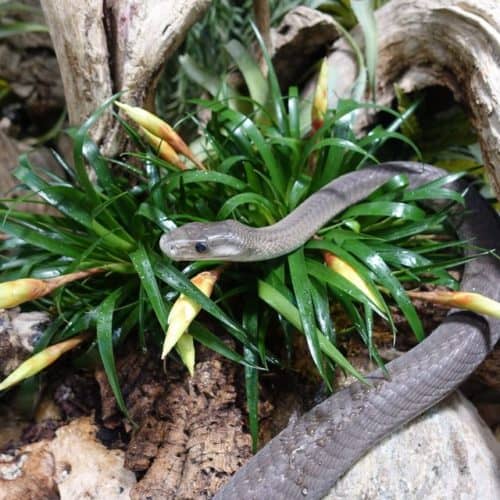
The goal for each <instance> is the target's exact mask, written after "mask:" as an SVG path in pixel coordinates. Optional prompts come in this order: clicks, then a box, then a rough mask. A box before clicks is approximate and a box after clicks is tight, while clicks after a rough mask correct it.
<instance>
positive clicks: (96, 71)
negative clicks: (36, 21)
mask: <svg viewBox="0 0 500 500" xmlns="http://www.w3.org/2000/svg"><path fill="white" fill-rule="evenodd" d="M41 3H42V7H43V10H44V13H45V17H46V21H47V23H48V26H49V29H50V34H51V36H52V41H53V44H54V49H55V52H56V54H57V59H58V62H59V67H60V70H61V75H62V80H63V84H64V92H65V95H66V102H67V106H68V114H69V119H70V122H71V123H72V124H79V123H82V121H83V120H84V119H85V118H86V117H87V116H89V114H90V113H92V112H93V111H94V110H95V109H96V108H97V107H98V106H99V105H100V104H102V102H103V101H104V100H105V99H107V98H108V97H110V96H111V95H112V94H113V93H115V92H118V91H122V90H124V91H126V93H125V95H124V96H123V98H122V100H124V101H126V102H128V103H130V104H134V105H139V106H142V105H145V104H147V102H148V98H149V97H151V96H153V95H154V91H155V80H156V78H157V77H158V75H159V73H160V71H161V69H162V67H163V64H164V63H165V61H166V59H168V57H169V56H171V55H172V53H173V52H174V51H175V50H176V49H177V47H178V46H179V45H180V44H181V42H182V41H183V40H184V37H185V34H186V32H187V30H188V29H189V28H190V27H191V25H192V24H193V23H194V22H195V21H196V20H197V19H199V17H200V16H201V15H202V14H203V13H204V11H205V9H206V8H207V7H208V6H209V4H210V0H184V1H174V0H108V1H105V2H102V1H98V0H89V1H87V2H74V1H72V0H42V2H41ZM92 133H93V137H94V139H95V140H96V141H97V142H98V143H100V144H101V145H102V146H103V151H104V152H105V153H108V154H113V153H115V152H116V151H117V148H118V146H119V144H120V138H119V133H118V131H117V130H116V129H114V128H113V120H112V117H111V115H110V113H107V114H104V115H103V116H102V118H101V119H100V121H99V122H98V124H97V125H96V127H95V128H94V129H93V131H92Z"/></svg>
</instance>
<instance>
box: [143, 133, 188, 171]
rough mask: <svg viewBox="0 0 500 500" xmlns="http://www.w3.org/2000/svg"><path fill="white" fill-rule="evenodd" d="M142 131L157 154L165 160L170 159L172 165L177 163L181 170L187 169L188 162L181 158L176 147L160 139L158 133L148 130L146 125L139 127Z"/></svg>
mask: <svg viewBox="0 0 500 500" xmlns="http://www.w3.org/2000/svg"><path fill="white" fill-rule="evenodd" d="M139 129H140V130H141V132H142V133H143V135H144V137H145V138H146V140H147V141H148V142H149V144H151V146H153V148H154V149H155V151H156V154H157V155H158V156H159V157H160V158H163V159H164V160H165V161H168V162H169V163H171V164H172V165H175V166H176V167H177V168H178V169H179V170H187V166H186V164H185V163H184V162H183V161H182V160H181V159H180V158H179V155H178V154H177V153H176V152H175V150H174V148H172V146H170V144H169V143H168V142H167V141H165V139H160V138H159V137H157V136H156V135H154V134H152V133H151V132H148V130H146V129H145V128H144V127H139Z"/></svg>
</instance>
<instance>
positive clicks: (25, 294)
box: [0, 278, 53, 309]
mask: <svg viewBox="0 0 500 500" xmlns="http://www.w3.org/2000/svg"><path fill="white" fill-rule="evenodd" d="M52 289H53V288H52V287H50V285H49V284H48V283H46V282H45V281H44V280H37V279H33V278H25V279H19V280H14V281H7V282H5V283H0V308H1V309H9V308H11V307H16V306H18V305H20V304H23V303H24V302H29V301H30V300H35V299H38V298H39V297H42V296H43V295H46V294H47V293H49V292H51V291H52Z"/></svg>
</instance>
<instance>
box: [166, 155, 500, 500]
mask: <svg viewBox="0 0 500 500" xmlns="http://www.w3.org/2000/svg"><path fill="white" fill-rule="evenodd" d="M398 173H404V174H406V175H407V176H408V178H409V180H410V187H413V188H415V187H418V186H420V185H422V184H425V183H427V182H429V181H432V180H434V179H437V178H439V177H441V176H443V175H444V174H445V172H444V171H443V170H441V169H438V168H436V167H432V166H430V165H422V164H419V163H411V162H392V163H385V164H380V165H376V166H372V167H367V168H365V169H363V170H361V171H358V172H354V173H351V174H347V175H344V176H342V177H340V178H338V179H336V180H335V181H333V182H331V183H330V184H328V185H326V186H325V187H324V188H322V189H321V190H320V191H318V192H317V193H315V194H313V195H312V196H311V197H309V198H308V199H307V200H306V201H305V202H304V203H302V204H301V205H300V206H299V207H297V209H295V210H294V211H293V212H292V213H291V214H290V215H288V216H287V217H285V218H284V219H282V220H281V221H280V222H278V223H276V224H274V225H271V226H269V227H267V228H260V229H256V228H249V227H247V226H244V225H242V224H239V223H237V222H235V221H223V222H217V223H210V224H199V223H192V224H186V225H185V226H182V227H180V228H178V229H175V230H173V231H171V232H170V233H168V234H166V235H164V236H162V239H161V242H160V246H161V249H162V250H163V251H164V252H165V253H166V254H167V255H169V256H170V257H171V258H173V259H175V260H193V259H200V258H209V259H222V260H234V261H239V260H241V261H250V260H262V259H267V258H272V257H276V256H279V255H283V254H285V253H287V252H290V251H292V250H293V249H294V248H296V247H298V246H300V245H301V244H303V243H304V242H305V241H307V240H308V239H309V238H310V237H311V236H312V235H313V234H314V233H315V232H316V231H317V230H318V229H319V228H320V227H322V226H323V225H324V224H325V223H326V222H328V220H330V219H331V218H332V217H333V216H334V215H336V214H338V213H339V212H341V211H342V210H344V209H345V208H346V207H349V206H350V205H352V204H354V203H356V202H358V201H360V200H362V199H363V198H365V197H366V196H368V195H369V194H370V193H371V192H373V191H374V190H375V189H377V188H378V187H379V186H380V185H382V184H383V183H384V182H386V181H387V180H389V179H390V178H391V177H393V176H394V175H396V174H398ZM464 187H465V185H464V183H463V182H457V183H455V184H454V185H453V188H454V189H457V190H462V189H463V188H464ZM452 222H453V224H454V225H455V226H456V229H457V233H458V234H459V236H460V237H461V238H463V239H468V240H472V242H473V244H474V245H477V246H479V247H482V248H489V249H496V251H497V252H498V251H499V249H500V222H499V219H498V217H497V215H496V214H495V213H494V212H493V210H491V209H490V207H489V206H488V205H487V203H486V202H485V201H484V200H483V199H482V198H481V197H480V196H479V194H478V193H477V192H476V191H475V190H474V189H473V188H470V189H468V191H467V194H466V206H465V210H463V211H460V213H457V215H456V216H455V217H454V220H453V221H452ZM461 288H462V290H466V291H472V292H478V293H481V294H484V295H487V296H488V297H490V298H492V299H495V300H500V261H499V260H498V259H497V258H495V257H494V256H492V255H485V256H482V257H480V258H478V259H476V260H473V261H471V262H469V263H468V264H466V266H465V269H464V274H463V278H462V283H461ZM499 338H500V320H498V319H492V318H489V317H483V316H480V315H476V314H472V313H466V312H460V311H452V312H451V313H450V314H449V315H448V317H447V318H446V320H445V321H444V322H443V323H442V324H441V325H440V326H439V327H438V328H437V329H436V330H435V331H434V332H432V334H431V335H429V336H428V337H427V338H426V339H425V340H424V341H423V342H422V343H420V344H419V345H417V346H416V347H415V348H413V349H412V350H411V351H409V352H408V353H406V354H404V355H403V356H401V357H400V358H398V359H396V360H394V361H392V362H391V363H389V364H388V365H387V370H388V372H389V374H390V378H385V377H384V376H383V374H382V373H381V372H380V371H379V370H377V371H374V372H372V373H371V374H370V375H369V376H368V378H369V380H370V381H371V382H372V385H371V386H367V385H364V384H360V383H354V384H352V385H351V386H349V387H348V388H346V389H344V390H342V391H340V392H337V393H335V394H334V395H333V396H331V397H330V398H328V399H327V400H325V401H324V402H323V403H321V404H319V405H318V406H316V407H315V408H313V409H312V410H311V411H310V412H308V413H307V414H305V415H304V416H303V417H302V418H300V419H299V420H298V421H296V422H294V423H292V424H290V425H289V426H288V427H286V428H285V429H284V430H283V431H282V432H281V433H280V434H278V435H277V436H276V437H275V438H274V439H272V440H271V441H270V442H269V443H268V444H267V445H266V446H265V447H264V448H263V449H262V450H261V451H260V452H259V453H257V454H256V455H255V456H254V457H253V458H252V459H251V460H250V461H249V462H248V463H247V464H246V465H245V466H244V467H242V468H241V469H240V470H239V471H238V472H237V473H236V474H235V475H234V477H233V478H231V480H230V481H229V483H228V484H227V485H226V486H225V487H224V488H223V489H222V490H221V491H220V492H219V493H218V494H217V495H216V498H217V499H219V500H225V499H241V500H243V499H259V500H263V499H273V500H280V499H286V500H291V499H303V498H311V499H316V498H321V497H322V496H324V495H325V494H326V493H327V492H328V491H329V490H330V489H331V487H332V486H333V484H334V483H335V482H336V481H337V479H338V478H339V477H340V476H342V475H343V474H344V473H345V472H346V471H347V470H348V469H349V467H350V466H351V465H353V464H354V463H355V462H356V461H357V460H358V459H359V458H361V457H362V456H363V455H364V454H365V453H366V452H367V451H368V450H369V449H370V448H371V447H373V446H374V445H375V444H376V443H377V442H379V441H380V440H381V439H382V438H383V437H384V436H386V435H387V434H389V433H391V432H392V431H394V430H395V429H397V428H399V427H401V426H402V425H403V424H405V423H406V422H408V421H410V420H411V419H413V418H415V417H416V416H418V415H420V414H421V413H422V412H424V411H425V410H426V409H428V408H429V407H431V406H433V405H434V404H436V403H437V402H439V401H440V400H441V399H443V398H444V397H445V396H446V395H447V394H449V393H450V392H451V391H452V390H454V389H455V388H456V387H457V386H458V385H459V384H460V383H461V382H462V381H463V380H464V379H465V378H467V376H468V375H470V374H471V373H472V372H473V371H474V369H475V368H476V367H477V366H478V365H479V364H480V363H481V361H483V359H484V358H485V357H486V356H487V354H488V353H489V352H490V351H491V350H492V349H493V347H494V346H495V344H496V342H497V341H498V339H499Z"/></svg>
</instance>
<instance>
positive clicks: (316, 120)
mask: <svg viewBox="0 0 500 500" xmlns="http://www.w3.org/2000/svg"><path fill="white" fill-rule="evenodd" d="M327 109H328V59H327V58H326V57H325V58H324V59H323V62H322V63H321V68H320V70H319V74H318V81H317V83H316V90H315V92H314V99H313V103H312V110H311V129H312V133H314V132H316V131H317V130H318V129H320V128H321V127H322V126H323V122H324V119H325V114H326V110H327Z"/></svg>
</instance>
